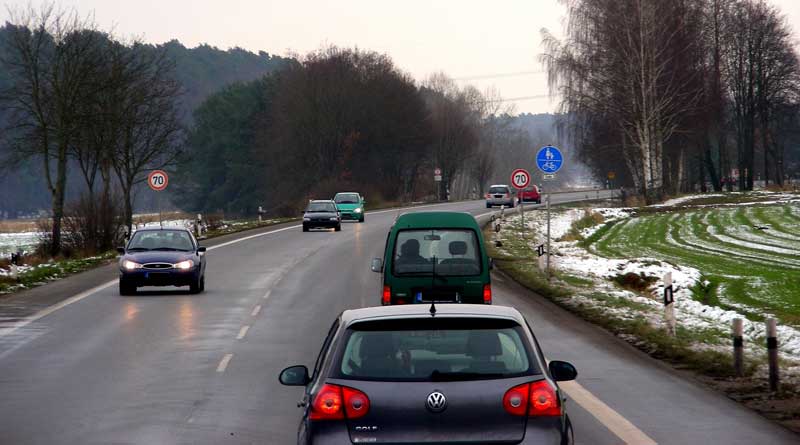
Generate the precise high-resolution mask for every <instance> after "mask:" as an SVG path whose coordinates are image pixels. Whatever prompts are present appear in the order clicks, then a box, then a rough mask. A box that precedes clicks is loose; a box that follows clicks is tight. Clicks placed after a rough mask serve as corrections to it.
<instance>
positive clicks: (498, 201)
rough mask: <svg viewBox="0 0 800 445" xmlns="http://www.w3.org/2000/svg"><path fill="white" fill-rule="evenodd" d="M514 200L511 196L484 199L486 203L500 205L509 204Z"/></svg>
mask: <svg viewBox="0 0 800 445" xmlns="http://www.w3.org/2000/svg"><path fill="white" fill-rule="evenodd" d="M513 202H514V199H513V198H489V199H487V200H486V204H487V205H492V206H501V205H506V206H507V205H511V204H512V203H513Z"/></svg>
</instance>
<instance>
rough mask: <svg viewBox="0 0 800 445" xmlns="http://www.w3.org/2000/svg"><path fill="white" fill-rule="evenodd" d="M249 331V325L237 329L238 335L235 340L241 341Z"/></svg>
mask: <svg viewBox="0 0 800 445" xmlns="http://www.w3.org/2000/svg"><path fill="white" fill-rule="evenodd" d="M249 330H250V325H244V326H242V329H239V335H237V336H236V339H237V340H241V339H243V338H244V336H245V335H247V331H249Z"/></svg>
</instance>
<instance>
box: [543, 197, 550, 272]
mask: <svg viewBox="0 0 800 445" xmlns="http://www.w3.org/2000/svg"><path fill="white" fill-rule="evenodd" d="M544 202H545V208H546V209H547V251H546V252H545V255H546V258H547V259H546V260H545V263H546V264H545V268H546V272H547V281H550V194H549V193H548V194H547V196H546V197H545V201H544Z"/></svg>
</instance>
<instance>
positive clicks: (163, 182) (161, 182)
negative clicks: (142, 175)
mask: <svg viewBox="0 0 800 445" xmlns="http://www.w3.org/2000/svg"><path fill="white" fill-rule="evenodd" d="M167 184H169V176H167V172H165V171H163V170H153V171H151V172H150V174H149V175H147V185H149V186H150V188H151V189H153V190H155V191H157V192H160V191H162V190H164V189H165V188H167Z"/></svg>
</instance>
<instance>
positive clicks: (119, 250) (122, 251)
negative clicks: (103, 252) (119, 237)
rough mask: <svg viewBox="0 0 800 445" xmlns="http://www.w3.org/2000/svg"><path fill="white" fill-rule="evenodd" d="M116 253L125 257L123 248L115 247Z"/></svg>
mask: <svg viewBox="0 0 800 445" xmlns="http://www.w3.org/2000/svg"><path fill="white" fill-rule="evenodd" d="M117 253H119V254H121V255H125V248H124V247H117Z"/></svg>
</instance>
